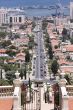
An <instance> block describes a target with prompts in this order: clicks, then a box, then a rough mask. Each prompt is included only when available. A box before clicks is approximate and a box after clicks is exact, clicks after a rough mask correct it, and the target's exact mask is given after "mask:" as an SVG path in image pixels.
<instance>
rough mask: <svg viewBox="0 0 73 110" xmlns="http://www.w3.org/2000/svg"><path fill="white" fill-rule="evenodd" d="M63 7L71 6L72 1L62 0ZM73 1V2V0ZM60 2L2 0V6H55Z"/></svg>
mask: <svg viewBox="0 0 73 110" xmlns="http://www.w3.org/2000/svg"><path fill="white" fill-rule="evenodd" d="M60 1H61V3H62V5H65V4H69V2H70V0H60ZM71 1H73V0H71ZM56 3H58V0H0V6H10V7H11V6H19V5H21V6H24V5H49V4H50V5H54V4H56Z"/></svg>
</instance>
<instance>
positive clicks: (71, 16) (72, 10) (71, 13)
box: [70, 2, 73, 19]
mask: <svg viewBox="0 0 73 110" xmlns="http://www.w3.org/2000/svg"><path fill="white" fill-rule="evenodd" d="M70 18H71V19H73V2H70Z"/></svg>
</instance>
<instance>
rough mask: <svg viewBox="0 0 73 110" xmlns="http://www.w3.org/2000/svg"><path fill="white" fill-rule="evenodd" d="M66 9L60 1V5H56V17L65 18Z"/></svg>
mask: <svg viewBox="0 0 73 110" xmlns="http://www.w3.org/2000/svg"><path fill="white" fill-rule="evenodd" d="M63 9H64V7H63V6H62V4H61V2H60V0H58V3H57V4H56V16H59V15H61V16H63V15H64V11H63Z"/></svg>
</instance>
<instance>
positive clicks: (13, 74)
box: [6, 71, 15, 85]
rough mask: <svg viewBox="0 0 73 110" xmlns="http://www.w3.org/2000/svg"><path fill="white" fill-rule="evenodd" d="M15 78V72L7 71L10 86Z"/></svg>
mask: <svg viewBox="0 0 73 110" xmlns="http://www.w3.org/2000/svg"><path fill="white" fill-rule="evenodd" d="M14 78H15V71H7V72H6V79H7V80H8V82H9V84H11V85H12V84H13V80H14Z"/></svg>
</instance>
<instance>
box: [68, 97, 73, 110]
mask: <svg viewBox="0 0 73 110" xmlns="http://www.w3.org/2000/svg"><path fill="white" fill-rule="evenodd" d="M68 105H69V110H73V98H69V100H68Z"/></svg>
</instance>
